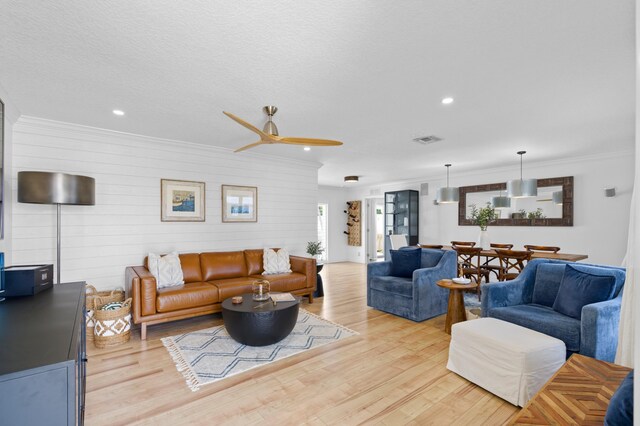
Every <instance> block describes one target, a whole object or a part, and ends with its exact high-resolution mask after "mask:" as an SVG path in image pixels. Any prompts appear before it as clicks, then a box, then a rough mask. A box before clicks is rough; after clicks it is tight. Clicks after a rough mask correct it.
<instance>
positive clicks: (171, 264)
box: [147, 251, 184, 288]
mask: <svg viewBox="0 0 640 426" xmlns="http://www.w3.org/2000/svg"><path fill="white" fill-rule="evenodd" d="M147 264H148V265H149V272H151V274H152V275H153V276H154V277H156V287H157V288H163V287H173V286H177V285H182V284H184V275H183V274H182V266H180V257H178V252H176V251H174V252H171V253H169V254H167V255H166V256H160V255H159V254H155V253H149V257H148V258H147Z"/></svg>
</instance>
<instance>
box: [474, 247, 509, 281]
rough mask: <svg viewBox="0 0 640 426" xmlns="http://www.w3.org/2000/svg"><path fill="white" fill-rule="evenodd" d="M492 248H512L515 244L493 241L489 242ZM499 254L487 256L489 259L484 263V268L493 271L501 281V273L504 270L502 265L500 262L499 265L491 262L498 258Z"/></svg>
mask: <svg viewBox="0 0 640 426" xmlns="http://www.w3.org/2000/svg"><path fill="white" fill-rule="evenodd" d="M489 246H490V248H491V249H492V250H496V249H500V250H511V249H512V248H513V244H500V243H491V244H489ZM497 258H498V256H491V257H489V256H487V260H486V261H485V262H484V263H483V264H482V268H483V269H486V270H487V271H489V272H490V273H491V272H493V273H494V274H495V276H496V279H497V280H498V281H500V273H501V271H502V266H500V264H499V263H498V264H497V265H496V264H495V263H494V264H491V262H493V261H494V260H496V259H497Z"/></svg>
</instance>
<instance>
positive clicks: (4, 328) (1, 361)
mask: <svg viewBox="0 0 640 426" xmlns="http://www.w3.org/2000/svg"><path fill="white" fill-rule="evenodd" d="M84 299H85V283H84V282H77V283H66V284H56V285H54V286H53V288H52V289H49V290H45V291H43V292H41V293H39V294H37V295H35V296H24V297H15V298H7V299H6V300H5V301H4V302H1V303H0V423H1V424H3V425H20V426H23V425H76V424H80V425H81V424H83V418H84V396H85V378H86V340H85V339H86V334H85V322H84V306H85V302H84Z"/></svg>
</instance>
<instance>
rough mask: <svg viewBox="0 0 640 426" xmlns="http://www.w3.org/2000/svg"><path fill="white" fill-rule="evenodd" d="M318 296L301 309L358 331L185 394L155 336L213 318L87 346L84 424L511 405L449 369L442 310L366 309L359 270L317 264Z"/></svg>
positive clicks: (492, 410) (438, 419) (318, 421)
mask: <svg viewBox="0 0 640 426" xmlns="http://www.w3.org/2000/svg"><path fill="white" fill-rule="evenodd" d="M322 276H323V280H324V285H325V297H324V298H320V299H316V300H315V301H314V303H313V304H311V305H309V304H308V303H307V302H304V303H303V306H302V307H303V308H304V309H307V310H309V311H311V312H313V313H315V314H318V315H320V316H322V317H323V318H326V319H329V320H331V321H334V322H336V323H338V324H342V325H344V326H346V327H349V328H351V329H352V330H355V331H357V332H358V333H360V335H358V336H354V337H351V338H348V339H345V340H342V341H340V342H337V343H335V344H329V345H326V346H322V347H320V348H317V349H314V350H311V351H307V352H304V353H302V354H298V355H295V356H293V357H290V358H286V359H283V360H281V361H278V362H275V363H272V364H269V365H267V366H264V367H261V368H257V369H254V370H250V371H247V372H245V373H242V374H239V375H237V376H234V377H231V378H228V379H225V380H222V381H220V382H217V383H214V384H211V385H206V386H203V387H201V388H200V390H199V391H197V392H192V391H191V390H190V389H189V388H188V387H187V385H186V384H185V381H184V379H183V377H182V374H181V373H179V372H178V371H177V370H176V368H175V366H174V364H173V361H172V360H171V357H170V356H169V353H168V352H167V351H166V349H165V348H164V346H163V345H162V342H161V341H160V338H162V337H165V336H171V335H174V334H178V333H181V332H184V331H191V330H198V329H202V328H207V327H211V326H214V325H220V324H222V319H221V317H220V315H219V314H217V315H209V316H205V317H200V318H193V319H189V320H184V321H177V322H173V323H170V324H162V325H157V326H153V327H150V328H149V333H148V340H147V341H144V342H143V341H141V340H140V331H139V330H134V331H133V334H132V338H131V341H130V342H128V343H127V344H125V345H122V346H119V347H116V348H113V349H96V348H95V347H93V345H92V344H91V342H89V343H88V352H89V364H88V377H87V401H86V424H87V425H89V426H92V425H110V426H113V425H131V424H153V425H183V424H202V425H213V424H238V425H250V424H261V425H265V424H278V425H282V424H312V425H326V424H340V425H352V424H353V425H355V424H384V425H402V424H414V425H428V424H433V425H447V424H458V425H481V424H487V425H494V424H495V425H498V424H503V423H504V422H505V421H506V420H507V419H508V418H509V417H511V416H512V415H513V414H514V413H515V412H516V411H518V409H517V408H516V407H514V406H512V405H510V404H509V403H507V402H505V401H503V400H502V399H500V398H498V397H495V396H493V395H491V394H490V393H488V392H487V391H485V390H483V389H482V388H479V387H477V386H475V385H473V384H471V383H469V382H467V381H466V380H464V379H462V378H460V377H459V376H457V375H455V374H453V373H451V372H449V371H448V370H447V369H446V368H445V365H446V361H447V355H448V347H449V336H448V335H447V334H446V333H445V332H444V316H441V317H437V318H434V319H431V320H429V321H425V322H422V323H415V322H412V321H409V320H406V319H402V318H398V317H395V316H393V315H389V314H385V313H383V312H380V311H376V310H374V309H371V308H369V307H367V303H366V284H365V282H366V280H365V276H366V268H365V266H364V265H361V264H355V263H337V264H329V265H325V267H324V270H323V272H322Z"/></svg>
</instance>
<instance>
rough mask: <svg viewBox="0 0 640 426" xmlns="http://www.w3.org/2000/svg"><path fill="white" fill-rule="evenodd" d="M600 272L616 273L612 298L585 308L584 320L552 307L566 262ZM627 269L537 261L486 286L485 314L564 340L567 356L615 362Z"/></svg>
mask: <svg viewBox="0 0 640 426" xmlns="http://www.w3.org/2000/svg"><path fill="white" fill-rule="evenodd" d="M567 264H570V265H572V267H573V269H574V270H577V271H581V272H584V273H587V274H593V275H597V276H613V277H614V289H613V293H612V298H610V299H609V300H606V301H603V302H598V303H592V304H587V305H585V306H583V307H582V311H581V317H580V319H576V318H573V317H571V316H568V315H564V314H562V313H560V312H557V311H556V310H554V309H553V306H554V301H555V300H556V296H557V294H558V290H559V288H560V283H561V282H562V278H563V275H564V273H565V269H566V265H567ZM625 277H626V273H625V269H624V268H617V267H613V266H601V265H590V264H584V263H570V262H563V261H557V260H549V259H534V260H532V261H531V262H529V263H528V264H527V266H526V267H525V268H524V270H523V271H522V273H521V274H520V275H519V276H518V278H516V279H515V280H512V281H504V282H500V283H490V284H482V301H481V304H482V316H483V317H492V318H497V319H501V320H503V321H508V322H511V323H514V324H518V325H521V326H523V327H527V328H530V329H532V330H536V331H539V332H541V333H544V334H547V335H549V336H553V337H556V338H558V339H560V340H562V341H564V343H565V345H566V347H567V352H568V355H569V354H570V353H573V352H578V353H580V354H582V355H586V356H590V357H593V358H597V359H600V360H603V361H610V362H611V361H613V360H614V358H615V353H616V348H617V346H618V324H619V322H620V305H621V302H622V288H623V286H624V281H625Z"/></svg>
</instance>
